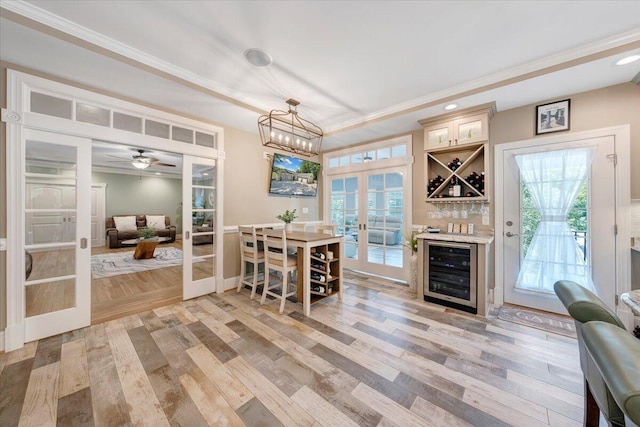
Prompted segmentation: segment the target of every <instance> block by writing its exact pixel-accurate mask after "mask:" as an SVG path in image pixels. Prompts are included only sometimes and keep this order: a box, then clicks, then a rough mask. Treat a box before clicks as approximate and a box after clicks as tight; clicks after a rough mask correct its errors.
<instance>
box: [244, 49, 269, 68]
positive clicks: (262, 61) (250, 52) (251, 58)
mask: <svg viewBox="0 0 640 427" xmlns="http://www.w3.org/2000/svg"><path fill="white" fill-rule="evenodd" d="M244 59H246V60H247V62H248V63H249V64H251V65H253V66H255V67H266V66H268V65H271V63H272V62H273V58H272V57H271V55H269V54H268V53H267V52H265V51H264V50H261V49H256V48H251V49H247V50H245V51H244Z"/></svg>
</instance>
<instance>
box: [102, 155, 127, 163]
mask: <svg viewBox="0 0 640 427" xmlns="http://www.w3.org/2000/svg"><path fill="white" fill-rule="evenodd" d="M107 157H113V158H114V159H119V160H121V161H123V162H124V161H125V160H126V161H129V162H130V161H131V159H127V158H126V157H119V156H114V155H113V154H107Z"/></svg>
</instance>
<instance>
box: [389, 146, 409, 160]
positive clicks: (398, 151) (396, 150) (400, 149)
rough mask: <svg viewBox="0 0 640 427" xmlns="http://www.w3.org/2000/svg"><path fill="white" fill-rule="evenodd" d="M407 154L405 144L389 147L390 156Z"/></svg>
mask: <svg viewBox="0 0 640 427" xmlns="http://www.w3.org/2000/svg"><path fill="white" fill-rule="evenodd" d="M406 155H407V146H406V145H405V144H402V145H396V146H395V147H391V157H405V156H406Z"/></svg>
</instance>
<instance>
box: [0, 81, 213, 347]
mask: <svg viewBox="0 0 640 427" xmlns="http://www.w3.org/2000/svg"><path fill="white" fill-rule="evenodd" d="M6 88H7V90H6V97H7V108H6V109H2V121H3V122H4V123H5V124H6V159H7V161H6V163H7V168H6V176H7V190H6V192H7V248H6V266H7V271H6V276H5V277H6V285H7V286H6V287H7V289H6V291H7V293H6V295H7V300H6V326H5V330H4V332H5V334H4V351H7V352H8V351H12V350H16V349H18V348H20V347H22V346H23V345H24V343H25V315H24V304H25V298H24V292H23V289H24V281H25V280H24V279H25V278H24V244H25V241H24V228H23V227H21V226H20V224H21V221H22V220H21V217H22V216H23V212H22V206H23V203H24V195H23V194H22V189H21V188H20V180H21V173H22V172H21V171H22V169H21V168H22V167H23V160H22V159H23V157H24V152H23V149H22V148H21V145H22V144H21V143H20V141H21V140H22V138H23V132H24V129H27V128H29V129H35V130H43V131H47V132H52V133H57V134H64V135H70V136H79V137H83V138H90V139H99V140H102V141H114V142H117V143H120V144H127V145H133V146H138V147H140V148H149V149H155V150H162V151H169V152H173V153H178V154H185V155H193V156H196V157H204V158H211V159H216V165H217V169H218V181H217V190H218V191H217V192H216V198H217V200H216V206H217V209H219V211H218V213H219V214H218V215H217V217H216V218H217V227H216V229H217V230H218V233H217V234H216V244H217V245H218V248H222V243H223V240H222V239H223V236H222V232H221V231H222V229H223V212H224V211H223V196H224V195H223V189H224V183H223V170H224V169H223V165H224V158H225V153H224V129H223V128H222V127H220V126H216V125H212V124H209V123H205V122H202V121H198V120H194V119H190V118H186V117H183V116H179V115H176V114H171V113H167V112H165V111H161V110H157V109H153V108H149V107H145V106H142V105H140V104H135V103H133V102H129V101H123V100H121V99H118V98H114V97H111V96H106V95H103V94H100V93H96V92H91V91H89V90H86V89H80V88H77V87H74V86H69V85H66V84H63V83H58V82H55V81H52V80H47V79H45V78H42V77H37V76H33V75H30V74H26V73H23V72H18V71H15V70H11V69H7V84H6ZM32 91H34V92H38V93H43V94H48V95H51V96H54V97H58V98H61V99H67V100H69V101H70V102H71V104H72V105H73V108H75V105H76V103H77V101H81V102H85V103H90V104H91V105H95V106H99V107H101V108H106V109H109V110H110V111H111V112H113V111H118V112H126V113H127V114H133V115H135V116H136V117H140V118H142V119H144V120H147V119H151V120H161V121H162V122H164V123H167V124H168V125H170V127H172V126H179V127H184V128H187V129H189V130H192V131H193V132H194V133H195V132H203V133H207V134H210V135H214V138H215V139H214V143H215V148H212V147H209V146H205V145H198V144H196V143H195V140H194V141H193V142H192V143H185V142H177V141H176V140H173V139H171V138H161V137H155V136H150V135H146V134H144V133H136V132H130V131H125V130H120V129H117V128H114V127H113V126H112V125H113V121H112V120H111V119H110V126H100V125H94V124H89V123H84V122H79V121H77V120H76V117H75V114H73V116H72V117H71V118H60V117H55V116H50V115H44V114H38V113H34V112H31V110H30V94H31V92H32ZM110 117H111V116H110ZM222 253H223V251H222V250H221V249H220V250H219V252H218V257H219V259H218V260H217V263H218V265H219V269H218V270H217V271H216V283H221V284H222V283H223V272H222V265H223V259H222V256H223V255H222ZM20 266H22V267H20ZM217 291H218V292H221V291H222V286H220V287H219V289H217ZM0 350H2V348H0Z"/></svg>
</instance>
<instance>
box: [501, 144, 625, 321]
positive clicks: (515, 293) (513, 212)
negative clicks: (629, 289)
mask: <svg viewBox="0 0 640 427" xmlns="http://www.w3.org/2000/svg"><path fill="white" fill-rule="evenodd" d="M615 152H616V147H615V141H614V137H613V136H606V137H597V138H588V139H579V140H574V141H567V142H563V143H549V144H542V145H541V144H537V143H536V142H535V140H534V141H532V142H531V145H526V144H525V145H520V146H518V147H517V148H513V149H508V150H504V151H503V157H502V161H503V167H504V176H503V183H502V188H498V189H497V191H502V200H503V201H504V203H503V215H502V224H501V225H502V227H501V228H502V230H503V238H502V251H503V260H504V262H503V265H502V266H499V267H498V268H502V269H503V272H502V273H503V279H504V302H506V303H512V304H517V305H521V306H526V307H532V308H536V309H539V310H544V311H551V312H556V313H566V310H565V309H564V306H563V305H562V303H561V302H560V301H559V300H558V298H557V297H556V296H555V294H554V293H553V287H552V286H553V283H554V282H555V281H557V280H564V279H569V280H571V279H573V278H575V279H574V281H580V280H581V277H585V282H584V283H585V286H587V287H588V288H589V287H592V289H591V290H592V291H595V293H596V294H597V295H598V296H599V297H600V298H601V299H602V300H603V301H604V302H605V303H606V304H607V305H608V306H609V307H611V308H612V309H614V308H615V295H616V268H615V266H616V250H615V248H616V235H615V224H616V200H615V194H616V191H615V185H616V181H615V173H616V171H615V161H614V159H615V156H614V154H615ZM542 153H544V154H542ZM561 153H565V155H567V153H571V154H569V155H570V156H574V157H572V158H569V157H564V158H562V160H559V157H554V156H561V155H562V154H561ZM580 153H588V155H583V156H582V157H581V156H580ZM531 154H533V156H531ZM541 156H550V157H545V159H546V160H544V161H539V160H540V158H541ZM591 156H593V157H592V158H591ZM525 159H526V160H531V159H534V160H533V161H535V162H537V163H536V167H537V169H535V170H533V169H529V170H528V169H527V167H526V166H524V165H523V162H525ZM518 162H520V167H519V165H518ZM572 162H573V163H572ZM580 162H583V163H584V165H580V164H579V163H580ZM589 163H590V164H589ZM530 166H531V165H530ZM579 167H584V168H585V169H584V172H583V173H581V174H576V175H575V176H578V175H584V179H582V178H580V179H574V178H571V174H572V172H571V169H572V168H573V170H576V168H579ZM523 170H524V171H525V172H523ZM523 173H525V174H526V176H525V175H523ZM572 179H573V180H574V181H575V183H574V184H571V183H570V182H569V181H571V180H572ZM563 192H573V194H567V193H563ZM507 201H508V202H507ZM569 201H572V203H570V206H569V205H567V207H566V209H563V208H562V207H561V205H562V204H563V203H565V202H566V203H569ZM541 206H543V207H542V208H541ZM560 229H562V230H563V231H562V232H560V233H558V232H554V231H553V230H560ZM536 230H537V231H536ZM549 233H551V234H554V233H557V235H554V236H553V237H552V238H551V240H548V238H549ZM561 234H562V235H561ZM544 245H546V246H544ZM521 269H522V271H521ZM531 282H536V283H538V284H539V289H533V288H534V287H530V286H529V285H528V284H529V283H531ZM543 282H544V283H543Z"/></svg>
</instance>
